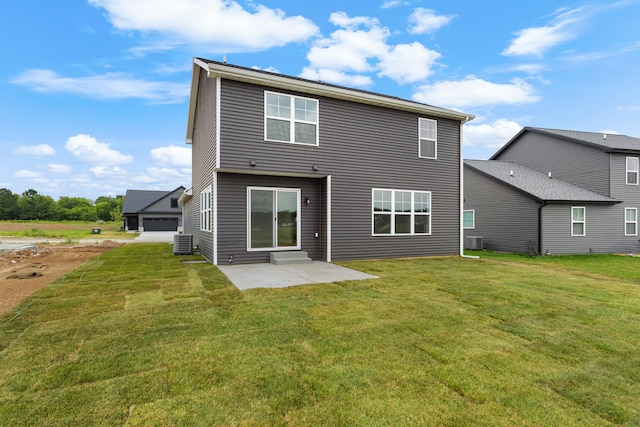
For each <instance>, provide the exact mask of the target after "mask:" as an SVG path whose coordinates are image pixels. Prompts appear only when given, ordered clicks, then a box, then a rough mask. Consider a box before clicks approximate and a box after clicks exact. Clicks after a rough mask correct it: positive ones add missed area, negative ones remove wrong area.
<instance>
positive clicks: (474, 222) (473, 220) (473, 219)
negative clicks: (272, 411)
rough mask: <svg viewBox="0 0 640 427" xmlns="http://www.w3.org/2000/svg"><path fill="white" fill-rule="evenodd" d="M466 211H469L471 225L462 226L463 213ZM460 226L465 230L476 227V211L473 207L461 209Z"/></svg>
mask: <svg viewBox="0 0 640 427" xmlns="http://www.w3.org/2000/svg"><path fill="white" fill-rule="evenodd" d="M466 212H471V216H472V222H473V225H472V226H471V227H465V226H464V214H465V213H466ZM462 228H464V229H465V230H474V229H475V228H476V211H475V209H465V210H463V211H462Z"/></svg>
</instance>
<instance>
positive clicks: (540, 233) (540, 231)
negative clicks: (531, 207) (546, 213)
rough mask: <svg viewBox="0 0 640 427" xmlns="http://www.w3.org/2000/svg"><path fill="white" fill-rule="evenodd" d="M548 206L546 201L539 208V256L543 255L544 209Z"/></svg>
mask: <svg viewBox="0 0 640 427" xmlns="http://www.w3.org/2000/svg"><path fill="white" fill-rule="evenodd" d="M545 206H547V202H545V201H544V200H543V201H542V202H540V206H538V254H540V255H542V208H544V207H545Z"/></svg>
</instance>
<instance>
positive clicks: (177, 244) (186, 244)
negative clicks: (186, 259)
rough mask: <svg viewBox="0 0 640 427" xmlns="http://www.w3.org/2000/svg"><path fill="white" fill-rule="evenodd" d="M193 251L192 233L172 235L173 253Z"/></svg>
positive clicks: (188, 253)
mask: <svg viewBox="0 0 640 427" xmlns="http://www.w3.org/2000/svg"><path fill="white" fill-rule="evenodd" d="M192 253H193V234H174V235H173V254H174V255H191V254H192Z"/></svg>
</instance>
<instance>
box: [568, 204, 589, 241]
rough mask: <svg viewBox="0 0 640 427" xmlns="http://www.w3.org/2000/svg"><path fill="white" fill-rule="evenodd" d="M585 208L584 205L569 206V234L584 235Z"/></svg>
mask: <svg viewBox="0 0 640 427" xmlns="http://www.w3.org/2000/svg"><path fill="white" fill-rule="evenodd" d="M585 211H586V208H584V207H577V206H572V207H571V235H572V236H584V235H586V217H585Z"/></svg>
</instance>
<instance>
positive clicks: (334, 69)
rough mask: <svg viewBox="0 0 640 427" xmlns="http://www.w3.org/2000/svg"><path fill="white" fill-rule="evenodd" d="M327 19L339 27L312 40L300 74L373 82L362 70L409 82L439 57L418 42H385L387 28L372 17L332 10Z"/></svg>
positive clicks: (359, 83) (357, 83) (422, 74)
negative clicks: (306, 62)
mask: <svg viewBox="0 0 640 427" xmlns="http://www.w3.org/2000/svg"><path fill="white" fill-rule="evenodd" d="M330 21H331V23H333V24H334V25H336V26H338V27H340V29H338V30H336V31H334V32H333V33H332V34H331V35H330V36H329V37H327V38H322V39H319V40H317V41H316V42H315V43H314V45H313V46H312V47H311V49H310V50H309V53H308V54H307V59H308V60H309V66H308V67H306V68H305V69H304V71H303V72H302V75H301V76H302V77H305V78H310V79H313V80H322V81H330V82H333V83H339V84H346V83H348V84H351V85H353V86H360V87H362V86H367V85H370V84H372V83H373V80H372V79H371V78H370V77H369V76H367V75H366V73H372V72H377V73H378V75H379V76H380V77H388V78H391V79H392V80H394V81H396V82H398V83H400V84H404V83H412V82H415V81H419V80H422V79H424V78H426V77H428V76H429V75H430V74H431V68H432V67H433V65H434V64H435V61H436V59H437V58H439V57H440V54H439V53H438V52H435V51H433V50H430V49H427V48H426V47H424V46H423V45H422V44H421V43H418V42H414V43H412V44H399V45H395V46H394V45H389V44H388V43H387V40H388V38H389V36H390V31H389V30H388V29H387V28H386V27H383V26H381V25H380V22H379V21H378V20H377V19H376V18H371V17H366V16H358V17H349V16H348V15H347V14H346V13H344V12H336V13H332V14H331V17H330Z"/></svg>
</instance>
